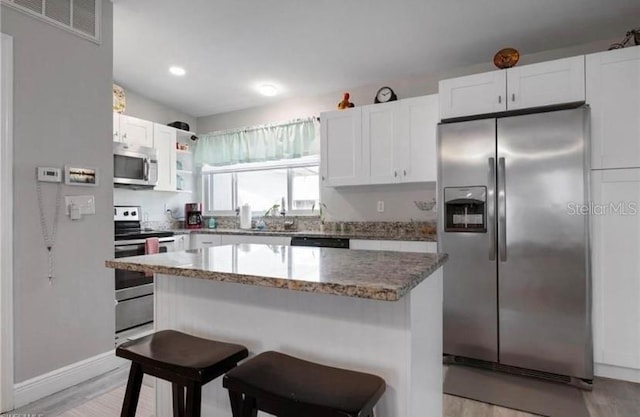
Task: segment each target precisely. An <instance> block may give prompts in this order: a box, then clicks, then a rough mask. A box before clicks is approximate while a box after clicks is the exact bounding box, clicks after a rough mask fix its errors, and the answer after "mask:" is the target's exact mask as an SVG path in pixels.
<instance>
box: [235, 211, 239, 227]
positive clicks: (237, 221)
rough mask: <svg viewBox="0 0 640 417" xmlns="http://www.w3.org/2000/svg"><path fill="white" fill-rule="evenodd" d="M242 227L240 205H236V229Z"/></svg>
mask: <svg viewBox="0 0 640 417" xmlns="http://www.w3.org/2000/svg"><path fill="white" fill-rule="evenodd" d="M239 228H240V206H238V207H236V227H235V229H239Z"/></svg>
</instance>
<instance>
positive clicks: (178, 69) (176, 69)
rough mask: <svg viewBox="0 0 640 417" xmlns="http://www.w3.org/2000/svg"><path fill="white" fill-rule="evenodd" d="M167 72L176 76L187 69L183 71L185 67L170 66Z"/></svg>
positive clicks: (180, 75)
mask: <svg viewBox="0 0 640 417" xmlns="http://www.w3.org/2000/svg"><path fill="white" fill-rule="evenodd" d="M169 72H170V73H171V74H173V75H175V76H178V77H182V76H183V75H185V74H186V73H187V71H185V69H184V68H182V67H171V68H169Z"/></svg>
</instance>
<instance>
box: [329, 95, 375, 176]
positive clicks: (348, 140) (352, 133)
mask: <svg viewBox="0 0 640 417" xmlns="http://www.w3.org/2000/svg"><path fill="white" fill-rule="evenodd" d="M320 131H321V137H322V146H321V149H322V150H321V162H320V164H321V166H322V174H321V175H322V181H323V184H324V185H327V186H341V185H357V184H362V183H363V182H364V181H365V178H363V177H364V175H363V167H362V108H361V107H356V108H352V109H347V110H341V111H334V112H327V113H322V115H321V116H320Z"/></svg>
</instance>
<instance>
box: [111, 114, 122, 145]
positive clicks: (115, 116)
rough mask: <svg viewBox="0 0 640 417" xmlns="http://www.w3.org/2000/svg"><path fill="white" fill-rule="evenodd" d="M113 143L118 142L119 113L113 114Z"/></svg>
mask: <svg viewBox="0 0 640 417" xmlns="http://www.w3.org/2000/svg"><path fill="white" fill-rule="evenodd" d="M113 141H114V142H120V141H121V140H120V113H116V112H113Z"/></svg>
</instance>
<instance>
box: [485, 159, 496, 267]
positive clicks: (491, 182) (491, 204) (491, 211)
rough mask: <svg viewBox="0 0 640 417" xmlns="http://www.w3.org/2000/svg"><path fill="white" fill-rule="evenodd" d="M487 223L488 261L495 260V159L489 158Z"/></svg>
mask: <svg viewBox="0 0 640 417" xmlns="http://www.w3.org/2000/svg"><path fill="white" fill-rule="evenodd" d="M487 180H488V181H487V184H488V189H487V223H488V226H489V240H490V242H489V260H490V261H495V260H496V159H495V158H489V176H488V178H487Z"/></svg>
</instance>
